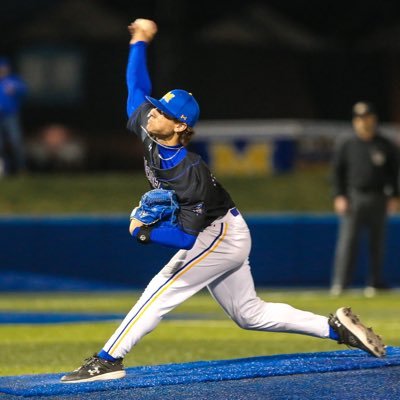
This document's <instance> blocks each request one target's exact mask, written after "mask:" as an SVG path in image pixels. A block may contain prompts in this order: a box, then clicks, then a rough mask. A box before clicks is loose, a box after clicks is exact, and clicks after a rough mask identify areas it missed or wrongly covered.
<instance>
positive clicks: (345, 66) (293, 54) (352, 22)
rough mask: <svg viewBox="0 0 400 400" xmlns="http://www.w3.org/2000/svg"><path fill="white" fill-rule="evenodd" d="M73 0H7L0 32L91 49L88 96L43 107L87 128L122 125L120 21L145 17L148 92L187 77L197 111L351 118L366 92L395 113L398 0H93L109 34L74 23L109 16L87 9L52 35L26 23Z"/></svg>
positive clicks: (123, 40) (14, 41) (16, 39)
mask: <svg viewBox="0 0 400 400" xmlns="http://www.w3.org/2000/svg"><path fill="white" fill-rule="evenodd" d="M77 1H78V0H63V1H56V0H25V1H22V0H21V1H18V0H14V1H13V2H8V3H7V5H3V6H2V7H3V12H2V13H0V22H1V26H2V33H3V34H2V36H1V38H0V44H1V46H2V48H3V51H4V52H6V53H9V54H11V56H12V57H13V56H15V55H17V54H18V51H19V49H21V48H26V47H27V46H30V45H32V44H37V43H38V42H40V41H42V42H43V43H45V42H51V43H57V45H71V44H73V45H75V46H82V47H83V48H84V51H85V52H86V59H87V63H86V65H87V71H86V75H85V76H86V81H85V93H86V94H85V98H84V102H83V103H81V104H77V105H76V108H75V109H74V108H73V107H72V109H71V108H69V109H68V110H65V109H64V110H62V109H56V108H52V109H46V110H44V112H45V113H47V116H48V114H49V112H50V113H51V114H52V115H53V116H55V117H58V118H61V119H63V118H64V119H67V120H68V118H70V120H71V121H74V118H75V120H76V121H75V122H76V123H78V122H79V124H85V123H86V128H90V127H92V128H93V129H98V128H99V127H101V128H109V127H112V126H114V125H113V124H115V122H112V121H116V120H121V123H120V125H122V123H123V113H124V101H125V100H124V95H125V86H124V85H125V83H124V69H125V62H126V53H127V50H126V49H127V46H126V44H127V41H128V37H127V33H126V25H128V23H129V22H130V21H131V20H134V19H135V18H139V17H145V18H151V19H155V20H156V21H157V22H158V23H159V28H160V29H159V35H158V36H157V38H156V41H155V42H154V43H153V44H152V46H151V48H150V49H149V64H150V70H151V73H152V78H153V89H154V92H153V94H154V95H156V96H161V95H162V94H163V93H164V92H165V91H167V90H169V89H171V88H173V87H182V88H187V89H188V90H191V91H193V92H194V93H195V94H196V96H197V97H198V98H199V100H200V104H201V107H202V118H203V119H216V118H319V119H348V118H349V116H350V108H351V105H352V104H353V103H354V102H355V101H357V100H359V99H365V100H370V101H372V102H374V103H376V104H377V108H378V110H379V112H380V115H381V117H382V119H385V120H394V121H400V114H399V111H397V110H398V109H399V108H400V107H399V106H400V89H399V86H400V85H399V82H400V72H397V71H400V68H399V67H400V45H399V44H398V43H400V16H399V15H400V14H399V12H398V10H399V5H398V2H397V1H380V2H377V1H363V2H361V1H352V2H332V1H331V2H321V1H316V0H308V1H292V0H269V1H264V2H262V1H251V0H250V1H236V0H233V1H229V2H227V1H217V0H214V1H209V0H206V1H198V2H191V1H184V0H158V1H154V0H153V1H152V0H139V1H126V0H92V1H91V3H93V4H95V5H97V6H98V7H100V8H101V9H102V10H103V11H105V12H106V13H108V14H109V15H110V17H112V18H113V21H114V23H115V21H116V20H117V21H118V23H119V24H120V28H119V26H118V29H120V31H118V32H117V34H116V35H114V36H113V37H112V38H111V39H104V38H103V37H101V35H99V38H98V39H96V37H93V36H91V37H90V38H88V37H85V34H84V33H82V31H83V30H82V29H80V30H79V26H81V25H79V24H82V21H83V23H84V24H86V21H87V25H88V26H91V29H92V31H93V30H94V31H97V32H102V31H103V30H105V28H107V27H108V26H107V25H108V23H104V22H103V25H101V24H100V25H97V26H94V27H93V24H97V23H98V21H93V18H92V17H93V16H92V15H87V16H82V15H79V16H76V17H75V16H74V15H66V17H65V21H67V22H65V24H64V25H61V24H60V27H59V29H60V32H57V31H54V32H53V33H52V34H51V35H50V37H42V38H41V37H39V38H33V37H32V36H31V35H30V34H29V35H28V34H26V33H24V32H26V30H25V29H26V27H27V26H29V25H30V24H32V23H33V22H34V21H35V20H38V19H39V20H40V18H43V16H52V15H54V13H55V12H57V9H62V7H63V5H65V4H66V3H69V2H77ZM51 19H52V18H50V17H49V18H48V20H47V21H48V24H49V25H52V24H53V25H54V21H52V20H51ZM75 21H76V22H77V23H76V24H75ZM110 21H111V20H110ZM46 23H47V22H46ZM56 28H57V25H56ZM56 28H55V29H56ZM99 93H101V96H99ZM41 111H43V107H41V108H40V110H39V109H38V108H35V107H34V106H32V107H30V109H28V110H27V118H28V119H30V120H31V121H36V120H38V121H41V120H43V119H44V118H46V115H45V114H44V115H43V116H42V117H40V112H41ZM94 114H95V115H96V118H94ZM106 115H107V116H108V117H107V118H106V117H105V116H106ZM35 118H36V119H35ZM82 121H83V122H82Z"/></svg>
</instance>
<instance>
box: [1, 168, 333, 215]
mask: <svg viewBox="0 0 400 400" xmlns="http://www.w3.org/2000/svg"><path fill="white" fill-rule="evenodd" d="M220 181H221V183H222V184H223V185H224V187H226V189H228V191H229V192H230V194H231V196H232V198H233V199H234V201H235V202H236V204H237V206H238V207H239V208H240V209H241V210H242V212H265V211H308V212H315V211H331V210H332V208H331V207H332V205H331V198H330V194H331V188H330V185H329V171H328V169H327V168H326V167H325V168H319V169H313V170H300V171H297V172H296V173H292V174H283V175H271V176H267V177H252V178H249V177H240V178H228V177H221V179H220ZM0 188H1V190H0V215H10V214H12V215H20V214H30V215H32V214H38V215H43V214H70V213H102V214H104V213H106V214H110V213H124V214H126V213H129V212H130V211H131V209H132V208H133V207H134V206H136V205H137V203H138V202H139V200H140V197H141V195H142V194H143V193H144V192H146V191H147V190H149V187H148V183H147V181H146V179H145V177H144V174H143V173H142V172H135V173H134V172H132V173H116V172H110V173H86V174H57V175H52V174H49V175H24V176H21V177H11V178H6V179H2V180H1V181H0Z"/></svg>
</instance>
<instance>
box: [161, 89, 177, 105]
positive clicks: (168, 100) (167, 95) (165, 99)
mask: <svg viewBox="0 0 400 400" xmlns="http://www.w3.org/2000/svg"><path fill="white" fill-rule="evenodd" d="M174 97H175V95H174V94H173V93H171V92H168V93H167V94H166V95H164V97H163V100H164V101H165V102H166V103H169V102H170V101H171V99H173V98H174Z"/></svg>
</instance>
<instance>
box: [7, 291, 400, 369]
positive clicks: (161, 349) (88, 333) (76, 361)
mask: <svg viewBox="0 0 400 400" xmlns="http://www.w3.org/2000/svg"><path fill="white" fill-rule="evenodd" d="M138 295H139V293H137V292H132V293H129V292H122V293H120V292H118V293H111V292H110V293H62V294H55V293H47V294H46V293H45V294H38V293H30V294H29V293H24V294H2V295H0V311H16V312H17V311H25V312H26V311H32V312H33V311H36V312H38V311H41V312H44V311H46V312H47V311H48V312H84V313H88V312H105V313H110V312H117V313H123V314H125V313H126V312H127V311H129V309H130V308H131V305H132V304H133V303H134V301H135V300H136V299H137V298H138ZM259 295H260V297H262V298H263V299H264V300H267V301H271V302H283V303H288V304H291V305H293V306H294V307H297V308H300V309H304V310H309V311H313V312H315V313H318V314H321V315H328V314H329V313H330V312H332V311H334V310H335V309H336V308H338V307H340V306H347V305H350V306H352V307H353V309H354V310H355V311H356V313H358V314H359V315H361V317H362V319H363V321H364V322H365V323H366V324H368V325H371V326H373V327H374V329H375V331H377V332H378V333H380V334H381V335H382V337H383V338H384V340H385V343H387V344H388V345H391V346H400V338H399V335H398V332H399V330H400V321H399V318H398V316H399V314H398V310H399V304H400V293H399V292H388V293H384V294H379V295H378V296H376V297H375V298H372V299H366V298H364V297H363V296H362V295H361V293H357V292H350V293H349V294H346V295H344V296H342V297H341V298H332V297H330V296H329V295H328V293H327V292H326V291H316V290H315V291H277V290H270V291H259ZM177 313H184V314H202V315H204V319H201V320H200V319H190V318H189V319H188V320H165V321H162V322H161V324H160V325H159V326H158V327H157V328H156V329H155V330H154V331H153V332H152V333H150V334H149V335H147V336H146V337H145V338H144V339H143V340H142V341H141V342H140V343H139V344H138V345H137V346H136V347H135V348H134V349H133V350H132V351H131V353H130V354H129V355H128V356H127V358H126V361H125V364H126V366H134V365H150V364H163V363H175V362H188V361H194V360H212V359H229V358H240V357H251V356H261V355H270V354H282V353H283V354H284V353H298V352H317V351H332V350H340V349H346V347H344V346H339V345H337V344H336V343H335V342H333V341H331V340H321V339H317V338H312V337H307V336H303V335H294V334H281V333H264V332H254V331H245V330H242V329H240V328H238V327H237V326H236V325H235V324H234V323H233V322H232V321H230V320H229V319H228V318H227V317H226V316H225V314H224V313H223V312H222V311H221V309H220V308H219V306H218V304H216V303H215V301H214V300H213V299H212V298H211V297H210V296H209V295H208V293H207V292H202V293H200V294H198V295H196V296H194V297H192V298H191V299H189V300H188V301H187V302H185V303H183V304H182V305H180V306H179V307H178V308H177V309H175V310H174V311H173V312H172V313H171V314H170V315H171V316H172V315H174V314H175V315H176V314H177ZM117 326H118V322H107V323H97V322H96V323H69V324H49V325H0V343H1V358H2V362H1V363H0V374H1V375H21V374H36V373H52V372H64V371H68V370H71V369H74V368H76V367H77V366H79V365H80V363H81V362H82V360H83V358H85V357H87V356H90V355H91V354H93V353H94V352H96V351H98V350H100V349H101V347H102V346H103V344H104V343H105V341H106V340H107V339H108V337H109V336H110V335H111V334H112V333H113V331H114V329H115V328H116V327H117Z"/></svg>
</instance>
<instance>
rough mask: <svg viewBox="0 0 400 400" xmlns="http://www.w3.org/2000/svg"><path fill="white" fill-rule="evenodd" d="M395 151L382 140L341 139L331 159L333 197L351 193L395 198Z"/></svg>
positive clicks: (385, 140) (396, 190) (397, 168)
mask: <svg viewBox="0 0 400 400" xmlns="http://www.w3.org/2000/svg"><path fill="white" fill-rule="evenodd" d="M399 168H400V163H399V149H398V148H397V147H396V146H395V145H394V144H393V143H392V142H391V141H390V140H389V139H387V138H386V137H384V136H382V135H380V134H376V135H375V136H373V137H372V139H370V140H368V141H367V140H362V139H360V138H359V137H358V136H356V135H354V136H351V137H348V138H347V139H345V140H342V141H341V142H340V143H339V145H338V147H337V149H336V151H335V154H334V157H333V186H334V195H335V196H338V195H348V194H349V192H350V191H351V190H356V191H360V192H366V193H380V194H386V195H388V196H399Z"/></svg>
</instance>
